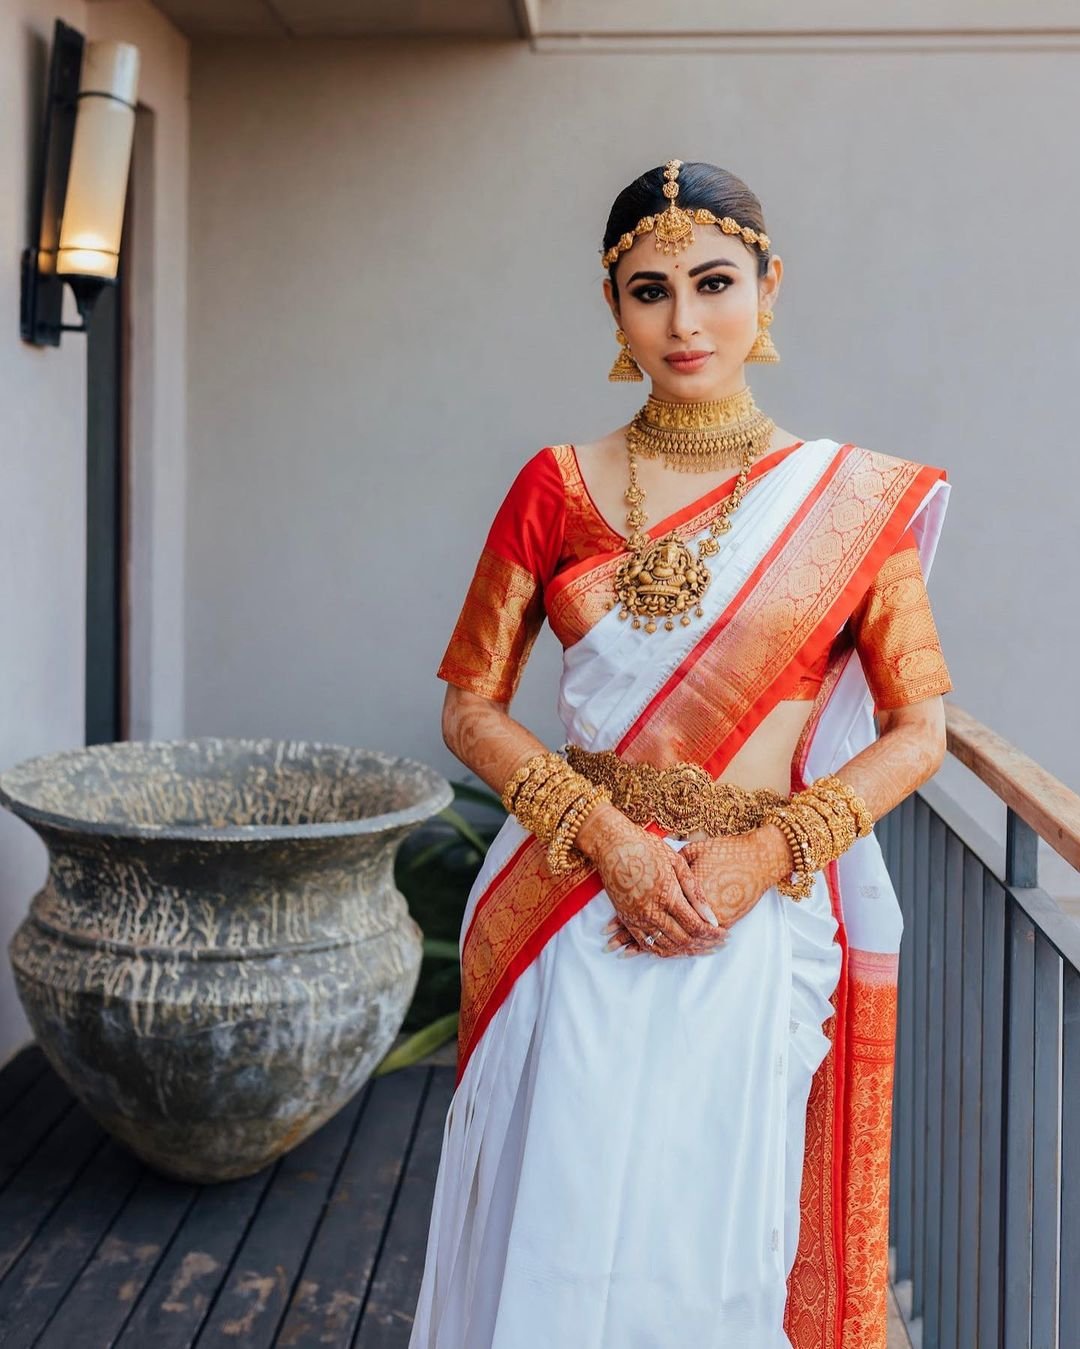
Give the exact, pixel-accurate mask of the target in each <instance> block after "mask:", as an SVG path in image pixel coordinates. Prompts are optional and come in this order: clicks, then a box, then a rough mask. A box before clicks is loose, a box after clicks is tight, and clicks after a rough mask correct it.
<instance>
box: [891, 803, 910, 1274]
mask: <svg viewBox="0 0 1080 1349" xmlns="http://www.w3.org/2000/svg"><path fill="white" fill-rule="evenodd" d="M900 812H901V815H900V840H899V848H898V851H899V855H900V868H899V877H898V880H899V885H898V890H899V899H900V910H901V913H902V915H903V919H904V931H905V933H907V934H908V936H907V940H908V942H912V941H913V940H914V930H913V927H914V906H913V904H912V901H911V890H912V878H913V876H914V872H915V797H914V796H909V797H908V798H907V799H906V800H905V801H903V802H902V803H901V805H900ZM910 963H911V961H910V956H909V954H908V952H907V951H906V950H905V943H904V940H903V938H901V943H900V978H899V988H898V999H899V1007H898V1016H899V1026H898V1029H897V1039H898V1050H899V1057H898V1073H897V1084H896V1086H897V1101H896V1107H897V1108H896V1128H897V1132H898V1134H899V1137H898V1139H897V1146H896V1153H897V1164H898V1169H897V1172H896V1177H897V1194H896V1241H895V1244H896V1277H897V1280H898V1281H900V1280H905V1279H910V1278H911V1276H912V1270H913V1269H914V1239H913V1219H914V1200H915V1190H914V1186H915V1166H914V1160H915V1099H914V1090H913V1088H914V1081H915V990H914V985H913V982H912V978H911V971H910V968H909V967H910Z"/></svg>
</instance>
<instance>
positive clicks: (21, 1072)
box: [0, 1045, 49, 1121]
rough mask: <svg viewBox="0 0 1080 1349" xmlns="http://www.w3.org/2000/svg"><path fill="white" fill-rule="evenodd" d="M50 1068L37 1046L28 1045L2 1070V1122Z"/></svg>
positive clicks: (0, 1094)
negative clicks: (24, 1094)
mask: <svg viewBox="0 0 1080 1349" xmlns="http://www.w3.org/2000/svg"><path fill="white" fill-rule="evenodd" d="M48 1067H49V1061H48V1059H47V1058H46V1057H45V1055H44V1054H43V1053H42V1052H41V1050H40V1049H39V1048H38V1047H37V1045H27V1046H26V1048H25V1049H20V1050H19V1052H18V1053H17V1054H16V1055H14V1057H12V1058H11V1059H9V1060H8V1062H7V1063H5V1064H4V1066H3V1067H2V1068H0V1121H2V1120H3V1118H4V1116H5V1115H6V1114H7V1113H8V1111H9V1110H10V1109H11V1108H12V1106H14V1105H15V1104H16V1103H17V1102H18V1100H19V1098H20V1097H21V1096H22V1095H23V1093H24V1092H26V1091H29V1089H30V1088H31V1087H32V1086H33V1085H34V1083H35V1082H36V1081H37V1080H38V1078H39V1077H41V1076H42V1075H43V1074H44V1073H45V1072H46V1071H47V1070H48Z"/></svg>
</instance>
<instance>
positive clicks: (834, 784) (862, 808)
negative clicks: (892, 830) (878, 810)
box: [812, 773, 874, 838]
mask: <svg viewBox="0 0 1080 1349" xmlns="http://www.w3.org/2000/svg"><path fill="white" fill-rule="evenodd" d="M812 785H813V786H814V787H825V788H831V789H832V790H833V791H835V792H839V793H840V795H841V796H842V797H843V798H844V800H845V802H846V804H847V806H848V809H849V810H850V811H851V813H852V814H853V815H854V817H855V821H856V825H857V827H858V836H859V838H865V837H866V836H867V834H869V833H871V832H872V831H873V828H874V816H873V814H872V813H871V810H870V807H869V806H868V805H867V804H866V802H865V801H864V800H863V799H862V797H861V796H859V794H858V793H857V792H856V791H855V789H854V787H852V786H851V785H850V784H849V783H846V782H845V781H844V780H843V779H842V778H838V777H837V776H836V774H835V773H827V774H826V775H825V776H824V777H821V778H818V779H817V780H816V781H815V782H814V783H813V784H812Z"/></svg>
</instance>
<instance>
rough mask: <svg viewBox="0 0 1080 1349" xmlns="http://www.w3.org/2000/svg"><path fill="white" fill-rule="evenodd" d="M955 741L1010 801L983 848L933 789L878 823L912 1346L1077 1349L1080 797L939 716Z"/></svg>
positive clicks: (896, 1168) (898, 1245)
mask: <svg viewBox="0 0 1080 1349" xmlns="http://www.w3.org/2000/svg"><path fill="white" fill-rule="evenodd" d="M946 713H947V726H948V747H949V751H950V753H951V754H953V755H954V756H955V757H956V758H957V759H958V760H959V761H960V762H962V763H963V764H965V765H966V766H967V767H968V768H969V769H971V771H972V772H974V773H975V774H976V775H977V776H978V777H979V778H980V779H981V780H982V781H983V782H984V783H985V784H986V785H987V786H988V787H990V788H991V789H992V790H993V791H994V793H995V794H996V795H997V796H998V797H999V798H1000V800H1001V801H1003V802H1004V804H1005V806H1006V828H1005V838H1004V840H1003V841H1001V840H994V839H992V838H990V837H989V836H988V835H987V834H986V833H985V832H984V831H983V830H982V829H980V828H979V827H978V826H977V825H976V824H974V822H973V821H972V820H971V819H970V818H969V817H968V816H967V814H966V813H965V812H964V811H963V810H962V809H960V808H958V807H957V805H956V803H955V802H953V801H952V799H951V798H950V797H949V796H948V795H947V794H946V793H945V792H944V791H943V790H942V789H941V788H940V787H939V786H937V785H936V784H935V783H934V782H932V781H931V782H929V783H926V784H924V786H923V787H922V788H920V789H919V791H918V792H916V793H915V794H914V795H912V796H910V797H908V799H907V800H906V801H904V802H903V803H902V804H901V805H899V806H897V807H896V809H895V810H893V811H891V812H890V813H889V814H888V815H887V816H885V817H884V818H883V819H882V820H881V821H880V822H879V824H878V826H877V829H878V838H879V840H880V841H881V845H882V848H883V850H884V853H885V858H886V861H887V863H888V866H889V870H890V872H891V875H892V878H893V882H894V885H895V887H896V891H897V895H898V897H899V899H900V905H901V909H902V912H903V915H904V936H903V942H902V945H901V955H900V986H899V1010H898V1018H899V1025H898V1035H897V1057H896V1077H895V1093H894V1102H893V1158H892V1161H893V1167H892V1175H893V1181H892V1187H891V1198H890V1226H891V1234H892V1235H891V1242H892V1246H893V1265H894V1271H893V1272H894V1281H895V1284H896V1288H897V1294H898V1300H899V1302H900V1305H901V1309H902V1311H903V1313H904V1316H905V1320H906V1321H907V1323H908V1329H909V1333H910V1334H911V1336H912V1341H913V1343H914V1344H915V1345H916V1346H919V1345H921V1349H1077V1347H1078V1346H1080V923H1077V922H1076V921H1075V920H1074V919H1073V918H1070V917H1069V916H1068V915H1066V914H1065V913H1063V912H1062V910H1061V909H1060V908H1059V906H1058V905H1057V904H1056V903H1055V901H1054V900H1053V899H1051V897H1050V896H1049V895H1048V894H1046V892H1045V891H1043V890H1042V889H1041V888H1040V887H1039V884H1038V860H1037V849H1038V841H1039V838H1043V839H1045V840H1046V841H1047V843H1048V844H1050V846H1051V847H1052V848H1053V849H1054V850H1055V851H1056V852H1058V853H1059V854H1060V855H1061V856H1062V857H1064V858H1066V859H1067V861H1068V862H1069V863H1070V864H1071V865H1072V866H1073V867H1075V868H1077V869H1080V797H1078V796H1077V795H1076V793H1074V792H1072V791H1070V790H1069V789H1068V788H1067V787H1066V786H1065V785H1064V784H1063V783H1061V782H1059V781H1058V780H1057V779H1056V778H1054V777H1052V776H1051V775H1050V774H1049V773H1047V772H1046V771H1045V770H1044V769H1042V768H1041V767H1040V766H1039V765H1038V764H1036V763H1035V762H1034V761H1033V760H1031V759H1029V758H1028V757H1027V756H1026V755H1024V754H1021V753H1020V752H1019V751H1018V750H1016V749H1014V748H1013V747H1012V746H1011V745H1009V744H1008V743H1007V742H1006V741H1004V740H1002V739H1001V737H1000V736H998V735H996V734H995V733H994V732H992V731H990V730H988V729H987V728H986V727H985V726H982V725H980V723H979V722H977V721H975V719H974V718H973V717H970V716H969V715H968V714H967V713H965V712H963V711H961V710H960V709H959V708H957V707H955V706H953V705H951V704H946Z"/></svg>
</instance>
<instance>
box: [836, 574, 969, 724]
mask: <svg viewBox="0 0 1080 1349" xmlns="http://www.w3.org/2000/svg"><path fill="white" fill-rule="evenodd" d="M851 624H852V631H853V633H854V634H855V644H856V646H857V647H858V651H859V659H860V660H861V661H862V666H863V672H864V674H865V675H866V682H867V684H868V685H869V686H870V692H871V693H872V694H873V696H874V702H875V703H876V704H877V706H878V707H880V708H892V707H901V706H903V705H905V704H906V703H915V702H918V701H919V700H920V699H921V698H930V697H933V695H934V694H936V693H948V692H949V691H950V690H951V689H952V680H951V679H950V677H949V670H948V667H947V666H946V664H945V657H944V655H943V654H942V650H941V642H940V640H939V638H938V631H937V626H936V624H935V623H934V615H933V613H932V611H931V609H930V597H929V596H928V595H927V593H926V583H925V581H924V579H923V573H922V567H921V565H920V563H919V554H918V550H917V549H915V548H904V549H901V550H900V551H899V552H897V553H894V554H893V555H892V556H891V557H889V558H887V559H886V561H885V563H884V564H883V566H882V568H881V570H880V572H879V573H878V575H877V577H876V578H875V580H874V583H873V585H872V586H871V587H870V589H869V591H868V592H867V594H866V596H865V598H864V599H863V601H862V602H861V603H860V605H859V607H858V609H857V610H856V611H855V613H854V614H853V615H852V619H851Z"/></svg>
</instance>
